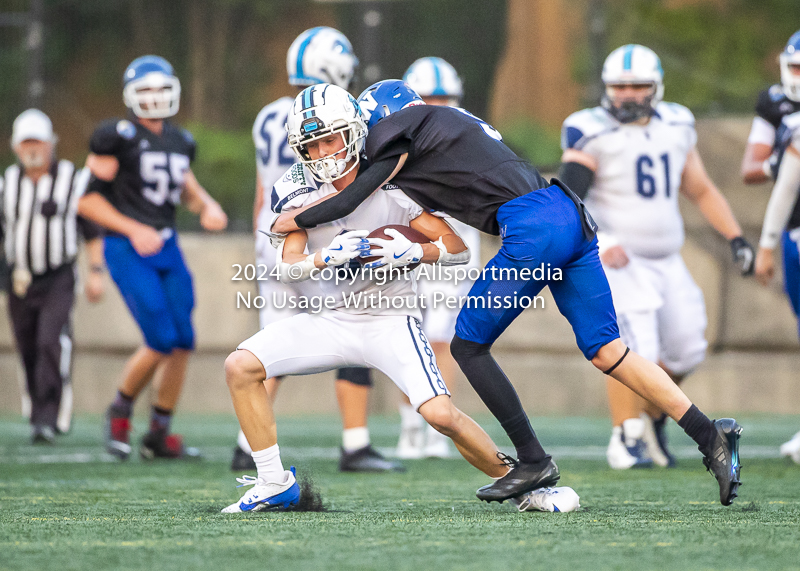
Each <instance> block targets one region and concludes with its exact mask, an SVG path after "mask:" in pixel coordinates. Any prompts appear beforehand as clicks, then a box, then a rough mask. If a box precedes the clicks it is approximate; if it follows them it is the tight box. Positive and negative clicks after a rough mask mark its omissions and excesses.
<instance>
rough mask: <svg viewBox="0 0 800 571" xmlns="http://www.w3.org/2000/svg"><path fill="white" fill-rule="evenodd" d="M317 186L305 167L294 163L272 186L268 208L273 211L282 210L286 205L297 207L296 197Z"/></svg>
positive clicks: (312, 190) (313, 189)
mask: <svg viewBox="0 0 800 571" xmlns="http://www.w3.org/2000/svg"><path fill="white" fill-rule="evenodd" d="M317 188H319V187H318V186H317V183H316V181H315V180H314V179H313V178H312V177H311V174H310V173H309V172H308V171H307V169H306V168H305V167H304V166H303V165H302V164H300V163H295V164H293V165H292V166H291V167H289V170H287V171H286V172H285V173H284V174H283V176H282V177H281V178H280V179H278V182H276V183H275V186H273V187H272V193H271V195H270V208H271V209H272V211H273V212H275V213H280V212H282V211H283V209H285V208H286V207H287V206H293V207H295V208H297V207H298V206H300V204H299V202H297V201H296V199H297V198H298V197H301V196H304V195H306V194H309V193H312V192H314V191H315V190H317ZM290 203H291V204H290Z"/></svg>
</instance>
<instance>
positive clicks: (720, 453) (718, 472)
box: [701, 418, 742, 506]
mask: <svg viewBox="0 0 800 571" xmlns="http://www.w3.org/2000/svg"><path fill="white" fill-rule="evenodd" d="M714 428H716V429H717V436H716V438H715V439H714V443H713V444H712V445H711V449H710V451H709V452H708V453H706V452H704V451H703V450H701V452H703V454H704V456H705V457H704V458H703V464H704V465H705V467H706V469H707V470H708V471H709V472H711V473H712V474H714V477H715V478H716V479H717V482H718V483H719V501H720V502H721V503H722V505H723V506H729V505H731V504H732V503H733V499H734V498H735V497H737V496H738V494H737V492H738V490H739V485H740V484H741V481H740V480H739V473H740V470H741V468H742V465H741V464H740V463H739V435H740V434H741V433H742V427H741V426H739V425H738V424H737V422H736V421H735V420H734V419H732V418H720V419H718V420H715V421H714Z"/></svg>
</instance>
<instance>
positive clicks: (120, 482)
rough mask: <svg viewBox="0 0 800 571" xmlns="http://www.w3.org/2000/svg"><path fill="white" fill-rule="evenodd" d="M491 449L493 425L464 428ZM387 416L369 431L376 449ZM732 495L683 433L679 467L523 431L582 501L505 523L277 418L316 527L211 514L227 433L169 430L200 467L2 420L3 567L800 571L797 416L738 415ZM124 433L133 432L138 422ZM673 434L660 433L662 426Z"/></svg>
mask: <svg viewBox="0 0 800 571" xmlns="http://www.w3.org/2000/svg"><path fill="white" fill-rule="evenodd" d="M479 421H481V422H482V423H483V424H484V425H485V426H486V427H487V429H488V430H489V432H490V433H491V434H492V436H493V437H495V438H496V439H497V441H498V442H499V443H501V444H505V441H504V440H502V439H501V432H500V430H499V427H498V425H497V424H496V423H495V422H494V420H493V419H490V418H479ZM396 422H397V419H395V418H375V419H372V420H371V428H372V432H373V440H374V442H375V443H376V444H377V445H378V446H380V447H390V446H392V445H393V444H394V442H395V438H396V431H397V425H396ZM740 422H741V423H742V424H743V425H744V426H745V433H744V436H743V442H742V444H743V447H742V457H743V462H744V469H743V471H742V474H743V480H744V486H743V488H742V489H741V497H740V498H739V499H738V500H737V501H736V502H735V503H734V505H733V506H732V507H730V508H725V507H723V506H721V505H720V504H719V502H718V499H717V498H718V491H717V490H718V489H717V485H716V482H715V481H714V480H713V478H712V477H711V476H710V475H709V474H707V473H706V472H705V471H704V469H703V468H702V466H701V464H700V459H699V454H698V453H696V452H694V451H693V450H692V447H691V446H690V445H691V442H690V441H688V439H686V438H685V437H684V436H683V435H682V434H679V433H678V432H674V431H673V432H672V433H671V435H672V440H673V444H674V446H675V447H676V450H677V451H678V452H679V453H680V456H681V461H680V464H679V467H678V468H677V469H674V470H670V471H666V470H662V469H653V470H649V471H627V472H621V473H620V472H614V471H612V470H610V469H609V468H607V467H606V464H605V461H604V459H603V458H604V457H603V454H604V449H605V443H606V439H607V421H606V420H604V419H556V418H544V419H536V421H535V422H534V424H535V428H537V432H538V433H539V435H540V437H541V438H542V440H543V442H544V443H545V445H546V446H547V447H548V448H549V449H550V450H551V451H552V452H554V453H555V454H556V459H557V461H558V464H559V467H560V468H561V473H562V481H561V483H562V484H563V485H566V486H572V487H573V488H574V489H575V490H576V491H577V492H578V494H580V496H581V504H582V508H581V510H580V511H579V512H577V513H572V514H549V513H526V514H518V513H516V512H515V511H513V510H512V509H511V508H510V507H508V506H507V505H505V504H504V505H502V506H501V505H498V504H492V505H487V504H485V503H480V502H478V501H477V500H476V499H475V497H474V491H475V489H477V488H478V487H479V486H481V485H483V484H485V483H486V482H487V481H486V478H485V477H483V476H482V475H481V474H479V473H478V472H477V471H475V470H474V469H472V468H471V467H470V466H469V465H467V464H466V462H463V461H461V460H420V461H414V462H407V463H406V464H407V466H408V468H409V469H408V472H407V473H405V474H393V475H352V474H339V473H338V472H337V471H336V458H337V454H338V452H337V451H336V449H335V447H336V446H337V445H338V437H339V429H338V420H337V418H335V417H322V418H319V417H305V418H284V419H280V420H279V424H278V426H279V432H280V438H281V448H282V456H283V458H284V462H286V463H289V462H291V463H293V464H295V465H296V466H297V467H298V472H299V475H302V474H312V475H313V477H314V480H315V481H316V484H317V486H318V488H319V489H320V491H321V492H322V495H323V498H324V502H325V506H326V508H327V511H325V512H323V513H272V514H269V513H267V514H241V515H234V516H223V515H221V514H219V513H218V512H219V509H220V508H222V507H224V506H226V505H227V504H229V503H232V502H233V501H235V500H236V499H238V497H239V495H240V494H241V493H242V489H238V490H237V489H236V488H235V487H234V486H235V484H236V482H235V480H234V477H233V474H232V473H231V472H229V471H228V466H227V463H228V461H229V455H230V450H231V448H232V444H233V439H234V437H235V434H236V424H235V420H234V419H233V418H229V417H208V416H203V417H197V416H195V417H186V416H184V417H182V418H179V419H178V421H177V423H176V429H177V430H179V431H182V432H183V433H185V434H186V435H187V441H188V442H189V443H190V444H196V445H198V446H199V447H201V448H202V449H203V450H204V452H205V453H206V456H207V457H206V459H205V460H204V461H202V462H199V463H194V464H188V463H174V462H173V463H168V462H156V463H153V464H147V463H143V462H140V461H139V460H138V459H135V460H133V461H131V462H129V463H127V464H119V463H116V462H114V461H111V458H110V457H108V456H106V455H104V454H103V453H102V451H101V449H100V436H99V435H100V419H99V418H97V417H79V418H78V419H77V420H76V423H75V428H74V430H73V432H72V433H71V434H70V435H68V436H66V437H62V440H61V442H60V444H59V445H58V446H56V447H48V448H43V447H33V446H30V445H29V444H28V442H27V439H28V427H27V426H26V425H25V424H24V423H23V422H22V421H21V420H19V419H18V418H16V417H9V416H5V417H0V508H1V509H0V569H3V570H5V569H15V570H16V569H35V570H40V569H42V570H43V569H57V570H59V571H65V570H68V569H82V570H83V569H144V570H148V571H156V570H162V569H192V570H200V569H213V570H223V569H225V570H228V569H281V570H286V571H291V570H295V569H303V570H306V569H381V570H383V569H411V570H414V571H423V570H429V569H437V570H439V569H475V570H487V569H500V570H503V569H572V570H574V569H586V568H590V569H605V568H617V569H737V570H738V569H789V568H795V569H796V568H800V549H799V547H800V466H797V465H794V464H792V463H790V462H789V461H788V460H784V459H779V458H777V446H778V445H779V444H780V443H781V442H783V441H784V440H786V439H787V438H789V437H790V436H791V435H792V434H793V433H794V432H795V431H796V430H798V429H800V417H781V418H767V417H755V418H744V419H740ZM136 426H137V428H138V434H139V435H141V434H142V433H143V431H144V428H145V422H144V421H143V420H137V422H136ZM673 428H674V427H673Z"/></svg>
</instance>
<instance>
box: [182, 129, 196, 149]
mask: <svg viewBox="0 0 800 571" xmlns="http://www.w3.org/2000/svg"><path fill="white" fill-rule="evenodd" d="M178 129H179V131H180V133H181V135H183V139H184V140H185V141H186V142H187V143H189V144H190V145H196V144H197V142H196V141H195V140H194V135H192V134H191V133H190V132H189V131H187V130H186V129H182V128H180V127H179V128H178Z"/></svg>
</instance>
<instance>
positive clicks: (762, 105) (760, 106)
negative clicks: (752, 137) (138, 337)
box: [756, 84, 800, 130]
mask: <svg viewBox="0 0 800 571" xmlns="http://www.w3.org/2000/svg"><path fill="white" fill-rule="evenodd" d="M798 111H800V101H792V100H791V99H789V98H788V97H786V94H785V93H784V92H783V89H782V88H781V86H780V84H778V85H773V86H772V87H770V88H769V89H765V90H764V91H762V92H761V93H759V94H758V101H757V102H756V114H757V115H758V116H759V117H761V118H762V119H764V120H765V121H766V122H767V123H769V124H770V125H772V126H773V127H775V129H776V130H777V129H778V128H779V127H780V126H781V119H783V118H784V117H785V116H786V115H791V114H792V113H797V112H798Z"/></svg>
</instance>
